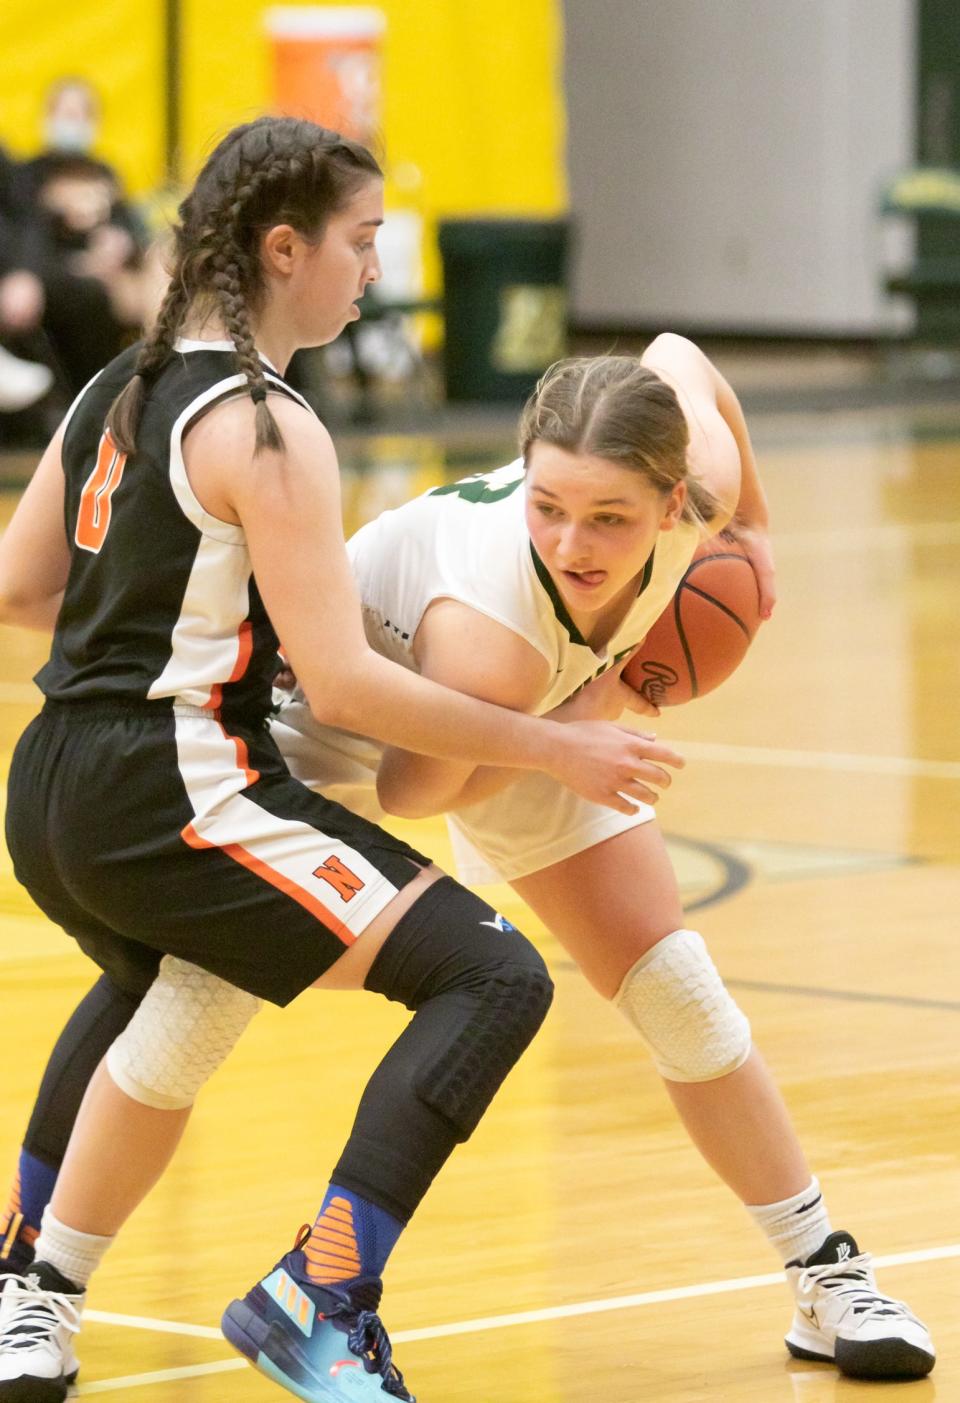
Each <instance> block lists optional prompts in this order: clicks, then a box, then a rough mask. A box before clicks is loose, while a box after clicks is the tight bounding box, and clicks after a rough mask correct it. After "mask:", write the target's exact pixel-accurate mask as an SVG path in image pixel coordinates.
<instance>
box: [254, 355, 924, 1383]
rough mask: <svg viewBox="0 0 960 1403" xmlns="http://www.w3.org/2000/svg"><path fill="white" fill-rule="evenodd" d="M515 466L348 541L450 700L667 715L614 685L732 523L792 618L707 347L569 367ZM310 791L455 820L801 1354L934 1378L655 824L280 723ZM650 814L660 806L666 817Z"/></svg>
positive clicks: (417, 661) (367, 606)
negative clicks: (640, 1088) (830, 1182)
mask: <svg viewBox="0 0 960 1403" xmlns="http://www.w3.org/2000/svg"><path fill="white" fill-rule="evenodd" d="M520 449H521V457H520V458H519V459H518V460H517V461H516V462H514V463H512V464H510V465H509V466H507V467H504V468H501V469H499V470H498V471H496V472H491V473H488V474H483V475H480V476H478V477H474V478H471V479H468V480H466V481H463V482H458V483H455V484H453V485H452V486H448V487H440V488H435V489H433V490H432V491H431V492H428V493H426V494H425V495H424V496H421V497H418V498H416V499H415V500H413V501H411V502H408V503H407V504H405V505H404V506H402V507H400V508H399V509H397V510H396V511H390V512H385V513H384V514H383V515H382V516H380V517H379V518H377V519H376V520H375V521H373V522H371V523H370V524H368V525H367V526H364V527H363V528H362V529H361V530H360V531H358V532H357V534H356V535H355V536H354V537H353V538H352V539H351V540H350V541H349V542H348V552H349V555H350V559H351V564H352V567H353V572H354V576H355V578H356V581H357V585H358V588H359V591H360V596H361V601H362V605H363V611H364V620H365V626H366V631H367V637H368V640H369V641H370V643H371V645H372V646H373V647H374V648H375V649H376V650H377V651H378V652H380V653H382V654H384V656H386V657H389V658H391V659H393V660H395V661H397V662H400V663H402V664H403V665H404V666H406V667H409V668H412V669H414V670H415V671H417V672H420V673H421V674H423V675H425V676H427V677H430V678H432V679H433V680H434V681H438V682H442V683H444V684H445V685H447V686H449V687H453V688H454V689H456V690H458V691H463V692H466V693H468V694H470V695H472V696H475V697H479V698H482V699H484V700H487V701H492V702H497V703H499V704H500V705H501V706H508V707H514V708H516V709H517V710H521V711H527V712H535V713H537V714H541V715H543V714H547V713H549V714H550V715H551V716H552V717H554V718H556V719H564V718H569V719H574V718H578V719H579V718H583V717H586V716H591V717H601V716H602V717H607V718H615V717H617V716H619V715H620V714H621V713H622V712H623V711H624V709H625V708H628V707H629V708H632V709H633V710H644V709H647V710H652V708H648V707H647V706H646V703H644V702H643V701H641V700H640V699H639V698H638V697H637V694H636V693H635V692H633V691H632V689H631V688H629V687H628V686H627V684H626V683H624V682H622V681H621V679H620V671H621V669H622V666H623V663H624V660H625V659H626V658H627V657H628V656H629V654H630V653H631V652H632V650H634V649H635V648H636V646H637V645H638V644H639V643H640V641H641V640H642V639H643V637H644V635H645V634H646V632H647V630H648V629H649V628H650V626H651V624H652V623H653V622H654V620H655V619H656V618H657V617H658V616H659V614H660V613H661V612H662V610H663V609H664V607H665V606H666V604H667V602H668V601H669V600H670V598H671V596H672V595H673V593H674V591H675V589H676V587H677V584H678V583H679V581H680V579H681V577H682V575H683V573H684V571H685V569H686V567H687V566H688V564H689V562H690V559H691V556H692V555H693V552H694V549H695V547H696V545H697V543H698V541H699V540H700V539H702V537H703V536H704V535H709V534H712V533H714V532H716V531H718V530H720V529H722V528H723V527H724V526H726V525H727V524H728V523H732V524H733V526H734V529H735V531H736V534H737V535H738V537H739V538H740V540H741V541H742V543H743V544H744V546H745V548H746V549H747V552H748V554H749V555H750V557H751V559H752V561H753V564H754V568H755V571H756V573H757V577H758V581H759V585H760V595H761V612H762V614H763V616H764V617H769V615H770V612H771V610H772V607H773V603H774V583H773V562H772V556H771V552H770V547H769V540H768V535H767V508H766V502H765V498H764V494H763V491H762V488H761V485H760V482H759V478H758V474H757V468H756V462H755V458H754V454H753V450H752V447H751V443H750V437H749V433H748V430H747V426H746V423H745V421H744V417H743V413H742V411H741V408H740V405H739V402H738V400H737V398H736V396H735V394H734V393H733V391H732V390H731V388H730V386H729V385H728V384H727V382H726V381H725V380H724V378H723V377H722V376H721V375H720V374H719V372H718V371H717V370H716V368H715V367H714V366H713V365H712V364H711V363H710V362H709V361H708V359H707V358H706V357H705V356H704V355H703V353H702V352H701V351H700V350H699V349H698V348H697V347H696V346H694V345H693V344H692V343H691V342H690V341H688V340H686V339H685V338H683V337H680V336H675V335H669V334H668V335H662V336H659V337H658V338H657V339H656V340H655V341H654V342H653V343H652V344H651V345H650V346H649V348H648V349H647V351H646V352H645V354H644V355H643V356H642V358H641V359H639V360H637V359H634V358H629V357H620V356H607V357H600V358H596V359H590V360H573V361H566V362H561V363H559V364H558V365H556V366H554V367H553V369H552V370H551V371H550V372H548V374H547V375H546V376H545V377H544V379H543V381H542V382H541V384H540V386H539V387H538V390H537V392H536V393H535V395H534V396H533V397H532V399H531V400H530V402H529V403H528V405H527V407H526V410H525V412H524V415H523V419H522V421H521V426H520ZM273 731H274V736H275V737H276V739H277V741H278V744H279V746H280V748H281V751H282V752H283V754H284V756H285V758H286V760H287V763H288V764H289V765H290V767H291V770H292V772H293V773H294V774H295V775H297V776H298V778H300V779H301V780H303V781H304V782H305V783H307V784H308V785H310V786H311V787H312V788H315V789H318V790H320V791H321V792H322V793H323V794H324V795H326V796H327V797H331V798H335V799H337V800H338V801H339V802H341V803H343V804H345V805H347V806H348V807H349V808H351V809H353V810H355V811H356V812H359V813H361V814H363V815H364V816H366V817H370V818H378V817H382V816H383V812H384V811H387V812H389V813H393V814H396V815H401V816H404V817H407V818H416V817H423V816H426V815H430V814H438V813H446V814H448V815H449V826H450V832H451V836H452V840H453V845H454V852H455V855H456V858H457V864H458V869H459V875H460V877H461V879H462V880H464V881H466V882H469V883H483V882H490V881H507V882H509V883H510V884H511V885H512V887H513V888H514V890H515V891H516V892H517V893H518V894H519V895H520V896H521V897H522V898H523V899H524V901H526V902H527V904H528V905H529V906H530V907H532V909H533V910H534V911H535V912H536V913H537V914H538V916H540V917H541V919H542V920H543V922H544V924H545V925H546V926H547V927H548V928H549V930H550V931H551V932H552V933H553V934H554V935H555V936H556V937H557V938H558V939H559V940H560V941H561V942H562V943H563V944H564V946H565V947H566V949H567V950H568V951H569V953H570V954H571V956H572V957H573V958H574V959H575V960H576V961H577V963H578V964H579V965H580V967H581V969H582V970H583V971H584V973H585V974H586V976H587V978H588V979H589V980H590V981H591V983H592V984H593V985H594V987H595V988H596V989H597V990H598V991H599V992H600V993H601V994H602V995H603V996H605V997H606V998H609V999H613V1000H614V1001H615V1002H616V1003H617V1005H618V1006H619V1007H620V1009H621V1010H622V1012H623V1013H624V1014H625V1015H626V1017H627V1019H628V1020H629V1022H630V1023H632V1024H633V1025H634V1027H635V1028H636V1029H637V1031H638V1032H639V1033H640V1035H641V1036H643V1037H645V1039H646V1040H647V1042H648V1043H649V1045H650V1047H651V1049H652V1052H653V1057H654V1061H655V1063H656V1065H657V1068H658V1070H659V1071H660V1073H661V1075H662V1077H663V1078H664V1083H665V1086H666V1089H667V1091H668V1092H669V1094H670V1096H671V1098H672V1100H673V1102H674V1104H675V1106H676V1108H677V1110H678V1112H679V1114H680V1116H681V1118H682V1120H683V1122H684V1124H685V1125H686V1127H687V1129H688V1131H689V1132H690V1134H691V1136H692V1138H693V1140H694V1141H695V1143H696V1144H697V1146H698V1147H699V1149H700V1150H701V1152H702V1154H703V1155H704V1156H705V1158H706V1159H707V1160H708V1162H709V1163H710V1164H711V1165H712V1166H713V1168H714V1169H715V1170H716V1172H717V1173H718V1174H719V1175H720V1176H721V1177H722V1178H723V1179H724V1180H725V1182H726V1183H727V1184H728V1185H729V1186H730V1188H731V1189H732V1190H733V1191H734V1192H735V1193H736V1194H737V1195H738V1197H739V1198H740V1199H741V1201H742V1202H743V1203H744V1204H745V1205H746V1206H747V1208H748V1211H749V1212H750V1214H751V1215H752V1216H753V1218H754V1219H755V1221H756V1222H757V1224H758V1226H759V1227H760V1228H761V1229H762V1230H763V1231H764V1232H765V1233H766V1234H767V1236H768V1237H769V1239H770V1241H771V1243H772V1244H773V1246H774V1248H775V1249H776V1250H778V1251H779V1252H780V1254H781V1257H782V1260H783V1262H784V1264H785V1266H786V1269H787V1276H788V1279H789V1281H790V1284H791V1285H792V1287H793V1292H794V1297H795V1303H796V1309H795V1314H794V1319H793V1322H792V1325H791V1328H790V1331H789V1333H788V1335H787V1339H786V1343H787V1346H788V1348H789V1350H790V1352H791V1353H792V1354H793V1355H795V1356H797V1357H799V1358H805V1359H828V1360H834V1361H835V1362H836V1364H837V1365H838V1367H839V1368H840V1369H841V1370H842V1371H843V1372H845V1373H847V1374H851V1375H855V1376H861V1377H868V1378H896V1377H904V1378H908V1377H916V1376H919V1375H923V1374H926V1373H927V1372H929V1370H930V1369H931V1368H932V1366H933V1362H934V1350H933V1345H932V1343H931V1341H930V1337H929V1334H928V1332H927V1331H926V1329H925V1328H924V1326H923V1325H922V1324H921V1323H920V1322H919V1321H918V1320H916V1318H915V1317H914V1316H913V1315H912V1314H911V1313H910V1312H909V1311H908V1310H907V1308H906V1307H905V1306H903V1305H902V1304H900V1303H899V1302H895V1301H891V1300H890V1299H889V1298H887V1297H885V1296H882V1295H880V1294H879V1293H878V1291H877V1289H876V1282H875V1279H874V1277H873V1273H872V1268H871V1266H870V1258H869V1256H868V1255H867V1254H865V1253H861V1252H860V1251H859V1249H858V1247H857V1245H856V1243H855V1242H854V1240H853V1238H852V1237H851V1236H850V1235H849V1234H848V1233H845V1232H834V1231H833V1230H832V1228H831V1224H830V1221H829V1218H828V1215H827V1210H826V1206H825V1204H824V1201H823V1197H822V1195H821V1192H820V1188H819V1185H818V1182H817V1180H816V1179H815V1178H812V1177H811V1173H810V1170H809V1168H808V1167H807V1164H806V1161H805V1159H804V1156H803V1152H802V1150H801V1147H800V1145H799V1143H798V1141H797V1138H796V1134H795V1132H794V1130H793V1128H792V1125H791V1123H790V1120H789V1117H788V1114H787V1111H786V1108H785V1106H784V1104H783V1101H782V1100H781V1098H780V1095H779V1092H778V1091H777V1089H776V1087H775V1085H774V1083H773V1080H772V1078H771V1076H770V1073H769V1071H768V1070H767V1068H766V1066H765V1064H764V1062H763V1060H762V1059H761V1057H760V1055H759V1053H758V1052H757V1050H756V1049H755V1048H754V1047H753V1044H752V1041H751V1037H750V1028H749V1024H748V1022H747V1020H746V1018H745V1017H744V1015H743V1014H742V1013H741V1011H740V1010H739V1009H738V1007H737V1006H736V1004H735V1003H734V1001H733V999H732V998H731V996H730V994H729V993H728V992H727V990H726V989H725V988H724V985H723V983H722V981H721V979H720V977H719V975H718V974H717V971H716V969H715V967H714V965H713V963H712V962H711V960H710V956H709V954H708V953H707V950H706V946H705V945H704V942H703V940H702V939H701V937H700V936H699V934H697V933H696V932H694V931H691V930H689V929H687V928H686V926H685V922H684V919H683V911H682V908H681V904H680V898H679V894H678V890H677V883H676V879H675V876H674V873H673V870H672V867H671V864H670V861H669V858H668V856H667V853H666V850H665V847H664V842H663V838H662V835H661V832H660V829H659V827H658V826H657V824H656V822H654V821H653V820H654V811H653V808H652V807H651V806H650V804H648V803H642V804H639V805H638V806H637V807H636V808H635V809H634V811H633V813H631V814H630V815H626V814H622V813H615V812H613V811H611V810H609V809H603V808H601V807H600V806H598V805H596V804H592V803H590V802H589V801H587V800H583V799H580V798H579V797H578V796H577V795H575V794H573V793H572V792H571V791H569V790H567V789H564V788H563V786H562V785H560V784H558V783H557V782H556V781H555V780H553V779H551V778H550V777H549V776H546V775H542V774H537V773H528V774H524V775H522V776H519V777H518V776H517V775H516V773H515V772H511V771H508V770H503V769H494V768H490V767H483V766H475V765H473V764H470V763H460V762H457V761H453V760H440V759H435V758H432V757H428V756H423V755H417V754H414V753H412V752H410V751H407V750H401V749H398V748H396V747H383V746H379V745H377V744H375V743H374V742H371V741H367V740H363V739H361V738H358V737H355V736H349V735H346V734H344V733H343V732H342V731H339V732H338V731H336V730H334V729H333V728H330V727H325V726H321V725H319V724H318V723H317V722H316V721H315V720H314V718H313V717H312V716H311V713H310V711H309V708H308V707H307V706H306V705H305V703H304V701H303V700H302V698H299V697H298V696H296V694H295V695H294V697H293V698H292V699H291V700H289V701H287V702H286V703H285V704H284V705H283V706H282V709H281V712H280V715H279V717H278V718H277V720H276V721H275V722H274V726H273ZM656 797H657V796H656V795H655V794H654V793H653V792H651V793H650V795H649V798H650V800H651V802H655V799H656Z"/></svg>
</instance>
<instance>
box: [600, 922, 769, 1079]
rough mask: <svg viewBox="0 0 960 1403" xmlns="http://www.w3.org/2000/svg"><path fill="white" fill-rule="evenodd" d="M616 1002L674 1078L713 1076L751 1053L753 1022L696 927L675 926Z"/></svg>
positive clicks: (630, 976)
mask: <svg viewBox="0 0 960 1403" xmlns="http://www.w3.org/2000/svg"><path fill="white" fill-rule="evenodd" d="M614 1002H615V1003H616V1005H617V1007H618V1008H619V1009H620V1011H621V1012H622V1013H623V1014H624V1015H625V1017H626V1018H627V1020H628V1021H629V1022H630V1023H632V1024H633V1026H634V1027H635V1028H636V1029H637V1030H638V1032H640V1033H641V1034H642V1036H643V1037H644V1038H645V1039H646V1041H647V1043H648V1044H649V1046H650V1049H651V1051H652V1052H653V1060H654V1062H655V1063H656V1066H657V1070H658V1071H659V1073H660V1075H661V1076H662V1077H666V1078H667V1080H668V1081H687V1082H691V1081H713V1080H714V1078H716V1077H723V1076H726V1075H727V1073H728V1072H734V1071H736V1069H737V1068H738V1067H741V1066H742V1065H743V1063H744V1062H746V1060H747V1058H748V1057H749V1056H750V1047H751V1043H750V1024H749V1022H748V1021H747V1019H746V1016H745V1015H744V1014H743V1013H742V1012H741V1011H740V1009H739V1008H738V1007H737V1005H736V1004H735V1003H734V1001H733V999H732V998H731V997H730V995H729V994H728V993H727V990H726V988H725V987H724V983H723V980H722V979H721V978H720V975H719V974H718V972H717V968H716V966H715V965H714V963H713V961H712V960H711V958H710V955H709V953H708V951H707V947H706V945H705V944H704V942H703V938H702V937H701V936H699V935H698V934H697V932H696V931H693V930H675V931H674V932H673V934H672V935H668V936H665V937H664V939H663V940H661V941H658V943H657V944H656V945H654V946H653V947H652V948H651V949H650V950H648V951H647V953H646V954H645V955H643V956H642V957H641V958H640V959H639V960H638V961H637V963H636V964H635V965H634V966H633V968H632V969H631V970H630V971H629V972H628V974H627V975H626V978H625V979H624V981H623V983H622V984H621V985H620V988H619V990H618V991H617V995H616V998H615V1000H614Z"/></svg>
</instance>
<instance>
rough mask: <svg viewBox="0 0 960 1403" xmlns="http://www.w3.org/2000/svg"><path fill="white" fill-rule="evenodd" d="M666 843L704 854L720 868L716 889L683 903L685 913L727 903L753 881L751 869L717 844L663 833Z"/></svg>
mask: <svg viewBox="0 0 960 1403" xmlns="http://www.w3.org/2000/svg"><path fill="white" fill-rule="evenodd" d="M663 836H664V839H665V841H666V842H668V843H670V844H671V845H674V846H676V847H681V848H692V849H693V851H694V852H699V853H706V855H707V856H708V857H711V858H713V860H714V862H715V863H717V865H718V866H719V867H720V869H721V872H722V874H723V875H722V876H721V878H720V881H719V883H718V885H717V886H716V887H714V888H713V890H712V891H708V892H706V894H705V895H703V896H699V897H697V899H696V900H695V901H685V902H684V903H683V907H684V910H685V911H702V910H703V908H704V907H705V906H716V904H717V902H719V901H727V900H729V898H730V897H731V896H736V894H737V892H738V891H743V888H744V887H745V886H747V885H748V884H749V883H750V882H751V881H752V879H753V868H752V867H751V866H750V864H749V863H748V862H744V861H743V859H742V858H739V857H736V856H735V855H734V854H733V853H732V852H730V851H729V849H727V848H722V847H720V846H719V845H718V844H717V843H705V842H703V841H702V840H701V839H699V838H681V837H679V835H678V834H676V833H664V835H663Z"/></svg>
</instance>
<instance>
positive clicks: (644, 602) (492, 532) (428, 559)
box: [347, 459, 699, 713]
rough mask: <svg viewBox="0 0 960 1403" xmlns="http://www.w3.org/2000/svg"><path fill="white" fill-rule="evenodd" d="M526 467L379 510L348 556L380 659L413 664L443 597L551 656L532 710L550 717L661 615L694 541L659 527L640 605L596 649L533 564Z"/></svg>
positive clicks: (692, 532) (680, 529) (693, 535)
mask: <svg viewBox="0 0 960 1403" xmlns="http://www.w3.org/2000/svg"><path fill="white" fill-rule="evenodd" d="M523 479H524V471H523V460H522V459H517V461H516V462H513V463H509V464H508V465H507V466H506V467H503V468H498V469H497V470H496V471H495V472H490V473H483V474H479V475H477V476H476V477H471V478H466V479H464V480H462V481H460V482H455V483H451V484H450V485H449V486H446V487H435V488H433V489H432V490H431V491H429V492H427V493H425V494H424V495H423V496H421V497H415V498H414V499H413V500H412V501H410V502H407V503H405V504H404V505H403V506H402V507H398V508H397V509H396V510H395V511H387V512H384V513H383V514H382V515H381V516H379V517H377V518H376V520H374V521H371V522H370V523H369V524H368V525H366V526H363V527H361V529H360V530H359V531H358V532H357V533H356V535H355V536H353V537H352V538H351V540H350V541H349V542H348V545H347V549H348V552H349V554H350V562H351V565H352V567H353V573H354V578H355V579H356V581H357V585H358V587H359V590H360V598H361V601H362V604H363V611H364V620H365V624H366V630H367V636H368V638H369V641H370V644H371V646H372V647H373V648H374V649H376V651H377V652H378V653H383V654H384V655H385V656H387V657H390V658H393V659H395V660H396V661H398V662H401V663H403V664H404V665H405V666H407V667H411V668H413V667H415V663H414V660H413V640H414V637H415V635H416V632H417V629H418V628H419V626H420V623H421V621H422V619H423V616H424V614H425V613H426V611H427V609H428V608H429V607H430V605H431V604H432V603H433V602H434V601H435V600H438V599H453V600H456V601H457V602H458V603H460V604H465V605H466V606H467V607H468V608H470V609H475V610H476V611H477V612H478V613H480V614H485V615H487V617H489V618H491V619H495V620H496V622H497V623H499V624H502V625H503V626H504V627H505V628H508V629H510V630H512V632H514V633H517V634H519V635H520V637H521V638H524V639H526V641H527V642H528V643H529V644H530V645H531V647H533V648H536V650H537V652H538V653H540V654H542V656H543V657H544V658H545V659H546V660H547V662H548V663H549V665H550V673H551V676H552V678H553V681H552V682H551V684H550V688H549V690H548V691H547V692H546V693H545V694H544V696H543V697H542V698H541V700H540V702H539V703H538V705H537V707H536V708H535V710H536V711H537V713H542V712H546V711H550V710H552V708H553V707H555V706H558V705H559V704H560V702H562V701H565V700H566V699H567V698H568V697H570V696H572V695H573V694H574V693H575V692H577V691H579V689H580V688H581V687H582V686H584V685H585V683H587V682H589V681H590V680H591V679H592V678H594V677H597V676H599V675H600V674H601V673H602V672H605V671H606V670H607V668H609V667H611V666H612V665H613V663H614V662H616V661H617V660H618V659H620V658H622V657H623V656H624V655H625V654H626V653H628V652H631V651H632V650H633V649H634V648H635V647H636V646H637V644H638V643H640V642H641V640H642V639H643V638H644V636H645V635H646V633H647V631H648V630H649V628H650V626H651V625H652V624H653V622H654V621H655V620H656V619H657V618H658V617H659V615H660V614H661V613H662V612H663V610H664V609H665V608H666V606H667V604H668V603H669V601H670V599H671V598H672V597H673V594H674V592H675V591H676V588H677V584H678V583H679V580H680V578H681V576H682V575H683V572H684V571H685V570H686V568H687V566H688V565H689V563H690V559H691V557H692V555H693V552H694V549H695V548H696V545H697V541H698V539H699V533H698V531H697V528H696V527H694V526H692V525H688V524H687V523H681V524H680V525H678V526H677V527H675V528H674V529H673V530H672V531H662V532H660V533H659V535H658V537H657V545H656V549H655V550H654V552H653V554H652V556H651V557H650V560H649V561H648V562H647V564H646V567H645V569H644V571H643V573H642V576H641V579H640V581H639V585H638V592H637V598H636V601H635V603H634V604H633V605H632V606H631V608H630V609H629V611H628V612H627V614H626V616H625V617H624V619H623V621H622V622H621V624H620V626H619V627H618V628H617V630H616V632H615V633H614V634H613V636H612V637H611V638H610V640H609V642H608V643H607V644H606V645H605V646H604V647H602V648H598V649H594V648H592V647H591V646H590V644H589V643H588V642H587V641H586V639H585V638H583V637H582V635H581V633H580V631H579V629H578V628H577V626H576V624H575V623H574V622H573V620H572V619H571V617H570V615H569V613H568V611H567V609H566V607H565V605H564V603H563V600H562V599H561V597H560V594H559V592H558V590H557V588H556V585H555V584H554V582H553V580H552V579H551V577H550V575H549V572H548V571H547V569H546V567H545V566H544V565H543V563H542V562H541V561H540V559H539V558H538V557H537V555H536V552H535V551H534V549H533V545H532V542H531V540H530V536H529V533H528V531H527V527H526V521H525V516H524V497H525V494H524V491H523Z"/></svg>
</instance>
